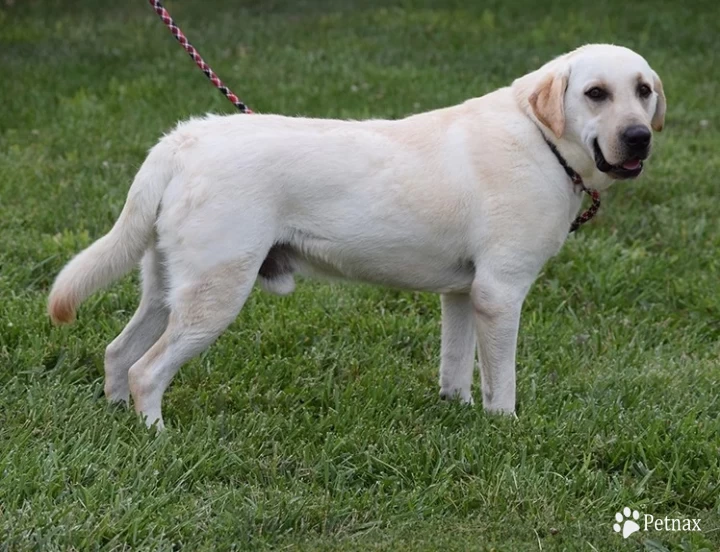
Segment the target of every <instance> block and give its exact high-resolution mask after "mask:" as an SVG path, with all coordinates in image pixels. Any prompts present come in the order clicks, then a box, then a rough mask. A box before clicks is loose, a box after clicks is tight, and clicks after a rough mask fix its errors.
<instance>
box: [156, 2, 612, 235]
mask: <svg viewBox="0 0 720 552" xmlns="http://www.w3.org/2000/svg"><path fill="white" fill-rule="evenodd" d="M148 2H150V5H151V6H152V7H153V9H154V10H155V12H156V13H157V14H158V15H159V16H160V19H162V21H163V23H165V26H166V27H167V28H168V29H169V30H170V32H171V33H172V35H173V36H174V37H175V38H176V39H177V41H178V42H179V43H180V45H181V46H182V47H183V48H184V49H185V51H186V52H187V53H188V55H189V56H190V57H191V58H192V59H193V61H194V62H195V65H197V66H198V67H199V68H200V69H201V70H202V72H203V73H205V76H206V77H207V78H209V79H210V82H212V83H213V85H215V88H217V89H218V90H220V92H222V93H223V94H224V95H225V97H226V98H227V99H228V100H230V101H231V102H232V103H233V105H234V106H235V107H237V108H238V110H239V111H240V113H252V112H253V111H252V109H250V108H249V107H248V106H247V105H245V104H244V103H243V102H242V101H241V100H240V98H238V97H237V96H236V95H235V94H233V93H232V91H231V90H230V89H229V88H228V87H227V86H226V85H225V83H223V81H221V80H220V77H218V76H217V75H216V74H215V72H214V71H213V70H212V69H210V66H209V65H208V64H207V63H205V60H204V59H203V58H202V57H200V54H199V53H198V51H197V50H196V49H195V48H194V47H193V45H192V44H190V42H188V39H187V38H186V37H185V35H184V34H183V32H182V31H181V30H180V27H178V26H177V25H176V24H175V21H173V18H172V17H170V13H169V12H168V11H167V10H166V9H165V8H164V7H163V5H162V3H161V2H160V0H148ZM541 132H542V131H541ZM543 137H545V135H544V134H543ZM545 141H546V142H547V144H548V146H550V149H551V150H552V152H553V153H554V154H555V157H557V160H558V162H559V163H560V165H562V167H563V169H565V172H566V173H567V175H568V176H569V177H570V180H571V181H572V183H573V184H574V185H575V186H580V188H581V189H582V191H583V192H585V193H586V194H587V195H589V196H590V198H591V200H592V205H590V207H588V209H586V210H585V211H583V212H582V213H580V214H579V215H578V216H577V217H576V218H575V220H574V221H573V223H572V224H571V225H570V232H571V233H572V232H575V230H577V229H578V228H580V226H582V225H583V224H585V223H586V222H587V221H589V220H590V219H591V218H593V217H594V216H595V213H597V211H598V209H599V208H600V194H599V193H598V191H597V190H591V189H588V188H586V187H585V184H584V183H583V180H582V177H581V176H580V175H579V174H578V173H577V172H575V170H574V169H573V168H572V167H570V166H569V165H568V164H567V161H565V159H564V158H563V156H562V155H560V152H559V151H558V150H557V148H556V147H555V145H554V144H553V143H552V142H550V140H548V139H547V138H545Z"/></svg>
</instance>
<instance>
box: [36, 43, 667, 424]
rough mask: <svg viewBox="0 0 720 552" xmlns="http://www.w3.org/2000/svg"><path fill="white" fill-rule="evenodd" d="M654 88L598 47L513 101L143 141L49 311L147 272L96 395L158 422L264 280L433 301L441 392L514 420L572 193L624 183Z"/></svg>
mask: <svg viewBox="0 0 720 552" xmlns="http://www.w3.org/2000/svg"><path fill="white" fill-rule="evenodd" d="M665 110H666V100H665V95H664V93H663V87H662V82H661V80H660V78H659V77H658V75H657V73H655V72H654V71H653V70H652V69H651V68H650V66H649V65H648V63H647V61H645V59H644V58H642V57H641V56H640V55H638V54H637V53H635V52H633V51H632V50H629V49H627V48H624V47H620V46H613V45H604V44H593V45H587V46H583V47H581V48H578V49H577V50H574V51H572V52H570V53H568V54H565V55H562V56H560V57H558V58H555V59H553V60H551V61H550V62H548V63H547V64H545V65H543V66H542V67H541V68H540V69H538V70H536V71H534V72H532V73H529V74H527V75H525V76H523V77H520V78H518V79H517V80H515V81H514V82H513V83H512V85H511V86H508V87H505V88H501V89H499V90H496V91H494V92H491V93H489V94H487V95H485V96H482V97H479V98H475V99H470V100H468V101H466V102H464V103H462V104H460V105H456V106H453V107H448V108H443V109H437V110H434V111H430V112H426V113H421V114H417V115H412V116H409V117H407V118H404V119H400V120H394V121H388V120H367V121H341V120H324V119H309V118H293V117H283V116H278V115H241V114H237V115H229V116H213V115H210V116H206V117H205V118H199V119H191V120H189V121H186V122H182V123H180V124H178V126H177V127H176V128H175V129H174V130H173V131H172V132H171V133H169V134H167V135H165V136H164V137H163V138H162V139H161V140H160V141H159V143H158V144H157V145H156V146H154V147H153V148H152V149H151V150H150V153H149V154H148V156H147V159H146V160H145V162H144V163H143V165H142V166H141V168H140V169H139V171H138V173H137V175H136V177H135V180H134V182H133V184H132V186H131V187H130V190H129V193H128V197H127V201H126V203H125V206H124V208H123V210H122V212H121V213H120V216H119V218H118V220H117V222H116V223H115V225H114V226H113V228H112V229H111V230H110V232H109V233H108V234H106V235H105V236H103V237H102V238H100V239H99V240H97V241H96V242H95V243H93V244H92V245H91V246H90V247H88V248H87V249H86V250H84V251H83V252H81V253H80V254H79V255H77V256H76V257H75V258H74V259H72V260H71V261H70V262H69V263H68V264H67V266H66V267H65V268H64V269H63V270H62V271H61V272H60V274H59V275H58V277H57V279H56V281H55V283H54V285H53V288H52V291H51V293H50V297H49V302H48V303H49V304H48V310H49V315H50V317H51V319H52V320H53V321H54V322H55V323H67V322H71V321H72V320H73V319H74V317H75V312H76V309H77V308H78V306H79V304H80V303H81V302H82V301H83V300H84V299H85V298H87V297H88V296H89V295H90V294H91V293H93V292H95V291H96V290H98V289H100V288H102V287H104V286H107V285H109V284H110V283H112V282H113V281H115V280H117V279H118V278H120V277H122V276H123V275H125V274H126V273H127V272H128V271H130V270H131V269H132V268H133V267H134V266H136V264H137V263H138V262H139V261H141V260H142V262H141V266H142V281H143V283H142V299H141V302H140V305H139V307H138V309H137V311H136V312H135V314H134V316H133V317H132V319H131V320H130V322H129V323H128V325H127V326H126V327H125V329H124V330H123V331H122V333H121V334H120V335H119V336H118V337H117V338H116V339H115V340H114V341H113V342H112V343H111V344H110V345H109V346H108V347H107V349H106V353H105V394H106V396H107V398H108V399H109V400H110V401H124V402H128V401H129V396H130V395H132V398H133V403H134V406H135V409H136V411H137V412H138V413H139V414H140V415H142V416H143V417H144V419H145V421H146V423H147V424H148V425H149V426H150V425H153V424H156V425H157V426H158V427H159V428H162V427H163V419H162V413H161V399H162V396H163V393H164V392H165V389H166V388H167V386H168V385H169V384H170V381H171V380H172V378H173V376H174V375H175V373H176V372H177V371H178V369H179V368H180V366H181V365H182V364H183V363H185V362H186V361H187V360H189V359H190V358H192V357H194V356H195V355H197V354H199V353H200V352H201V351H203V350H204V349H206V348H207V347H208V346H209V345H210V344H211V343H212V342H213V341H214V340H215V339H216V338H217V337H218V336H219V335H220V334H221V333H222V332H223V331H224V330H225V328H226V327H227V326H228V325H229V324H230V323H231V322H232V321H233V320H234V319H235V318H236V316H237V315H238V313H239V312H240V309H241V308H242V306H243V304H244V302H245V300H246V299H247V297H248V295H249V294H250V292H251V290H252V288H253V285H254V283H255V282H256V281H257V282H258V283H259V284H260V285H261V287H262V288H264V289H265V290H267V291H269V292H273V293H276V294H281V295H282V294H288V293H290V292H292V291H293V289H294V286H295V280H294V274H295V273H299V274H304V275H310V276H322V277H330V278H345V279H351V280H356V281H362V282H368V283H373V284H383V285H387V286H392V287H396V288H402V289H411V290H421V291H431V292H436V293H439V294H441V310H442V329H441V359H440V395H441V397H443V398H457V399H459V400H460V401H463V402H465V403H472V402H473V399H472V395H471V383H472V379H473V366H474V363H475V349H476V346H477V351H478V360H479V367H480V375H481V389H482V398H483V405H484V408H485V409H486V410H487V411H488V412H491V413H504V414H511V415H514V412H515V349H516V342H517V334H518V326H519V322H520V311H521V307H522V304H523V301H524V299H525V296H526V294H527V293H528V290H529V289H530V286H531V285H532V283H533V281H534V280H535V278H536V277H537V275H538V273H539V271H540V269H541V268H542V266H543V264H544V263H545V262H546V261H547V260H548V259H549V258H550V257H552V256H553V255H555V254H556V253H557V252H558V251H559V250H560V248H561V246H562V245H563V242H564V241H565V239H566V237H567V235H568V229H569V227H570V224H571V222H572V221H573V219H574V218H575V216H576V214H577V213H578V211H579V208H580V205H581V199H582V191H581V189H579V188H578V186H577V185H576V184H574V183H573V182H572V181H571V179H570V178H569V176H568V175H569V174H571V173H570V172H567V170H566V168H565V167H564V166H563V164H564V165H566V166H567V168H568V169H569V170H571V171H574V172H575V173H576V174H578V175H579V176H580V178H581V179H582V182H584V185H585V186H587V187H588V188H591V189H594V190H598V191H602V190H605V189H607V188H608V187H609V186H610V185H611V184H612V183H613V182H614V181H615V180H622V179H631V178H635V177H637V176H638V175H640V173H641V172H642V170H643V163H644V161H645V160H646V159H647V158H648V156H649V155H650V152H651V147H652V130H655V131H660V130H661V129H662V127H663V124H664V119H665Z"/></svg>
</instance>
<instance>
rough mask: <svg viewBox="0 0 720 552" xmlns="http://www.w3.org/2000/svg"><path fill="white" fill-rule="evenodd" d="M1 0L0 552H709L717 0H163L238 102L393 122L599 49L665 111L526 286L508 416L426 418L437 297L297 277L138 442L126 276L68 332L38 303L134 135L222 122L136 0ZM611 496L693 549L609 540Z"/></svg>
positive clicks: (126, 177)
mask: <svg viewBox="0 0 720 552" xmlns="http://www.w3.org/2000/svg"><path fill="white" fill-rule="evenodd" d="M9 4H10V3H8V2H5V3H2V4H1V6H2V7H0V63H1V66H2V69H3V72H2V78H0V98H2V108H0V550H3V551H6V550H7V551H16V550H43V551H46V550H93V549H101V550H130V549H132V550H179V549H182V550H193V551H194V550H229V549H237V550H262V549H269V548H273V549H279V550H283V549H301V550H322V551H330V550H357V551H361V550H362V551H365V550H387V551H415V550H424V551H436V550H457V551H466V550H483V551H489V550H496V551H529V550H543V551H546V550H570V551H572V550H587V551H622V550H648V551H684V552H688V551H699V550H708V551H714V550H718V549H719V548H720V531H719V529H720V498H719V497H720V421H719V414H720V402H718V391H719V390H720V362H719V360H718V359H720V322H719V320H720V293H718V279H719V277H720V254H719V253H718V252H719V251H720V249H719V248H720V232H718V215H717V194H718V174H719V173H720V154H718V149H719V148H720V101H719V98H720V84H719V83H720V65H718V63H717V51H718V48H719V46H720V44H719V42H718V41H719V39H718V37H719V36H720V27H719V26H718V20H719V18H720V8H719V7H718V4H717V2H710V1H705V2H702V1H700V2H695V3H687V2H686V3H680V2H674V1H673V2H659V1H650V0H638V1H636V2H632V3H627V2H625V1H621V0H611V1H608V2H595V1H591V0H562V1H557V2H552V6H549V5H546V4H549V3H543V2H532V3H531V2H517V3H511V2H506V1H501V0H491V1H488V2H483V3H479V2H478V3H474V2H466V1H460V0H457V1H452V2H441V1H439V0H438V1H437V2H430V1H421V0H417V1H410V0H407V1H398V2H380V1H374V2H370V1H368V2H360V1H359V0H358V1H356V2H350V1H335V2H331V1H329V0H328V1H322V2H321V1H316V2H310V1H309V0H306V1H304V2H299V3H298V2H290V0H282V1H281V0H273V1H266V2H260V1H259V0H258V1H256V2H247V1H246V2H220V1H206V2H199V1H196V2H189V1H182V2H181V1H177V2H172V3H169V6H168V7H169V8H171V9H172V13H173V15H174V16H175V17H176V18H177V20H178V21H179V22H180V23H181V25H182V26H183V27H184V29H185V31H186V32H187V34H188V35H189V37H190V39H191V41H193V42H194V43H195V44H196V45H197V46H198V47H199V49H200V51H201V52H202V53H203V55H205V56H206V58H207V59H208V61H209V62H210V63H211V65H213V67H214V68H215V69H216V70H217V72H218V73H219V74H220V76H221V77H222V78H223V79H225V80H226V81H227V82H228V84H230V85H231V87H232V88H234V89H235V90H236V92H238V93H239V94H240V96H241V97H242V98H243V99H244V100H246V101H247V102H248V103H249V105H251V106H252V107H253V108H254V109H256V110H258V111H261V112H277V113H285V114H304V115H311V116H320V117H354V118H362V117H369V116H372V117H400V116H402V115H404V114H408V113H411V112H415V111H420V110H427V109H431V108H434V107H439V106H444V105H449V104H452V103H456V102H460V101H462V100H463V99H465V98H468V97H472V96H478V95H482V94H483V93H485V92H488V91H490V90H492V89H494V88H496V87H498V86H501V85H504V84H506V83H508V82H510V81H511V80H512V79H513V78H514V77H515V76H519V75H521V74H523V73H525V72H527V71H529V70H531V69H534V68H535V67H537V66H538V65H539V64H541V63H542V62H543V61H544V60H546V59H548V58H550V57H551V56H554V55H556V54H559V53H562V52H563V51H566V50H569V49H571V48H574V47H576V46H578V45H580V44H582V43H585V42H598V41H605V42H615V43H620V44H625V45H627V46H630V47H632V48H635V49H637V50H638V51H639V52H640V53H642V54H643V55H645V56H646V57H647V58H648V60H649V61H650V63H651V64H652V65H653V66H654V68H655V69H656V70H657V71H658V72H659V73H660V74H661V76H662V77H663V79H664V82H665V89H666V91H667V95H668V102H669V112H668V119H667V130H666V132H664V133H663V134H662V135H661V136H659V137H658V138H659V139H658V144H657V148H656V154H655V157H654V159H653V160H652V161H651V163H650V164H649V170H648V173H647V174H646V175H645V176H644V177H643V178H642V179H640V180H639V181H636V182H628V183H620V184H618V185H616V187H615V188H614V189H613V190H612V191H611V192H610V193H608V194H606V196H605V198H604V199H605V201H604V206H603V209H602V210H601V214H600V216H599V217H598V219H596V220H594V221H593V222H592V223H591V224H589V225H588V226H586V227H584V228H583V229H582V231H580V233H579V234H578V235H577V236H575V237H572V238H570V239H569V240H568V242H567V244H566V245H565V247H564V249H563V251H562V252H561V254H560V255H558V256H557V257H556V258H555V259H553V260H552V261H551V262H550V263H549V264H548V265H547V266H546V268H545V270H544V272H543V274H542V275H541V277H540V278H539V280H538V281H537V283H536V284H535V286H534V287H533V290H532V292H531V294H530V296H529V298H528V301H527V303H526V306H525V310H524V317H523V321H522V328H521V333H520V343H519V350H518V359H517V360H518V403H519V407H518V410H519V419H518V420H514V421H513V420H508V419H502V418H494V417H488V416H487V415H485V414H484V413H483V411H482V408H481V407H480V406H479V404H478V405H477V406H475V407H473V408H467V407H462V406H460V405H458V404H448V403H444V402H441V401H440V400H438V396H437V394H438V388H437V382H436V379H437V367H438V354H439V329H440V328H439V303H438V300H437V298H436V297H435V296H432V295H426V294H414V293H403V292H397V291H389V290H385V289H379V288H370V287H364V286H353V285H335V284H326V283H312V282H303V283H301V284H300V286H299V289H298V291H297V292H296V293H295V294H294V295H292V296H290V297H288V298H284V299H279V298H275V297H272V296H268V295H264V294H260V293H259V292H255V293H253V295H252V297H251V299H250V300H249V303H248V305H247V306H246V307H245V309H244V310H243V312H242V314H241V315H240V317H239V318H238V320H237V322H236V323H234V324H233V325H232V326H231V328H230V329H229V330H228V331H227V332H226V333H225V334H224V335H223V336H222V337H221V339H220V340H219V341H218V342H217V343H216V344H215V345H214V346H213V347H212V348H210V349H209V350H208V351H207V352H206V353H204V354H203V355H202V356H201V357H200V358H198V359H195V360H194V361H192V362H191V363H189V364H188V365H187V366H185V367H184V369H183V370H182V371H181V372H180V374H179V375H178V377H177V378H176V379H175V382H174V383H173V385H172V387H171V388H170V390H169V392H168V393H167V394H166V400H165V412H164V413H165V420H166V422H167V423H168V425H169V429H168V431H167V432H166V433H164V434H162V435H160V436H155V435H154V434H152V433H150V432H148V431H147V430H146V429H145V428H144V426H143V425H142V424H141V423H140V422H139V421H138V420H137V419H136V417H135V415H134V414H133V413H131V412H127V411H125V410H122V409H116V408H111V407H109V406H107V405H106V404H105V402H104V400H103V398H102V360H103V351H104V347H105V345H106V344H107V343H108V342H109V341H110V340H111V339H112V338H113V337H114V336H115V335H116V334H117V333H118V332H119V331H120V330H121V329H122V327H123V325H124V324H125V323H126V322H127V321H128V319H129V317H130V315H131V313H132V311H133V310H134V308H135V306H136V305H137V301H138V291H137V287H136V284H137V278H136V277H132V278H127V279H125V280H123V281H122V282H121V283H119V284H118V285H115V286H114V287H112V288H111V289H109V290H107V291H106V292H103V293H99V294H97V295H95V296H94V297H93V298H92V299H91V300H89V301H88V302H87V303H86V304H85V305H84V306H83V308H82V309H81V311H80V317H79V320H78V322H77V323H76V324H75V325H74V326H72V327H70V328H53V327H51V326H50V324H49V322H48V320H47V319H46V316H45V311H44V308H45V307H44V303H45V299H46V295H47V292H48V288H49V285H50V284H51V282H52V280H53V278H54V276H55V275H56V273H57V272H58V270H59V269H60V268H61V267H62V266H63V264H64V263H65V262H66V261H67V260H68V259H69V258H70V257H71V256H72V255H73V254H74V253H76V252H77V251H79V250H80V249H81V248H83V247H84V246H86V245H88V244H89V243H90V242H91V241H92V240H94V239H96V238H97V237H99V236H100V235H102V234H103V233H104V232H106V231H107V230H108V229H109V228H110V226H111V224H112V222H113V221H114V219H115V217H116V216H117V215H118V213H119V211H120V209H121V207H122V204H123V201H124V198H125V194H126V191H127V189H128V186H129V183H130V181H131V179H132V177H133V174H134V172H135V170H136V169H137V167H138V166H139V164H140V163H141V162H142V160H143V157H144V154H145V152H146V151H147V149H148V148H149V147H150V146H152V145H153V143H154V142H155V141H156V140H157V138H158V137H159V136H160V135H161V134H162V133H163V132H164V131H166V130H167V129H168V128H170V127H171V126H172V125H173V123H174V122H175V121H176V120H178V119H181V118H184V117H187V116H189V115H191V114H200V113H203V112H206V111H215V112H228V113H229V112H232V107H231V106H230V104H229V103H227V102H226V100H225V99H224V98H222V97H221V96H220V95H219V94H218V93H217V92H216V91H214V90H213V89H212V88H211V87H210V85H209V84H208V83H207V82H205V78H204V77H203V76H202V74H201V73H200V72H199V71H197V70H196V69H195V68H194V67H193V65H192V63H191V62H190V60H188V59H187V57H186V55H185V54H184V53H183V52H182V51H181V50H180V48H179V47H178V46H177V44H175V42H174V40H173V39H172V38H171V37H170V35H169V34H168V32H167V31H166V30H165V29H164V28H163V27H162V25H161V23H160V21H159V20H158V19H157V18H156V16H155V15H154V14H153V13H152V11H151V10H150V8H149V7H148V6H147V5H146V3H145V2H144V1H141V0H136V1H133V2H122V3H121V2H115V3H99V2H90V1H89V0H87V1H83V2H80V1H76V2H72V1H69V0H65V1H63V2H60V1H59V0H56V1H52V2H51V1H47V2H38V1H35V2H32V1H23V2H16V3H15V4H14V5H12V6H11V5H9ZM105 4H108V5H110V6H111V7H108V8H99V7H98V6H101V5H105ZM523 4H526V5H523ZM476 398H477V399H479V393H477V392H476ZM478 402H479V401H478ZM625 505H629V506H632V507H635V508H638V509H639V510H641V511H642V512H645V513H651V514H653V515H655V516H658V517H663V516H671V517H692V518H698V517H699V518H701V519H702V522H701V527H702V529H703V532H702V533H663V532H647V533H646V532H640V533H637V534H635V535H633V536H632V537H631V538H629V539H628V540H627V541H623V540H622V539H621V538H620V537H619V536H618V535H616V534H615V533H614V532H613V530H612V523H613V516H614V514H615V512H616V511H618V509H620V508H621V507H623V506H625Z"/></svg>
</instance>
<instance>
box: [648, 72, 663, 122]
mask: <svg viewBox="0 0 720 552" xmlns="http://www.w3.org/2000/svg"><path fill="white" fill-rule="evenodd" d="M653 79H654V81H655V82H654V83H653V88H655V93H656V94H657V103H656V104H655V113H654V114H653V116H652V121H650V125H651V126H652V127H653V130H657V131H658V132H660V131H661V130H662V129H663V127H664V126H665V110H666V109H667V103H666V101H665V91H664V90H663V84H662V81H661V80H660V77H658V74H657V73H656V72H655V71H653Z"/></svg>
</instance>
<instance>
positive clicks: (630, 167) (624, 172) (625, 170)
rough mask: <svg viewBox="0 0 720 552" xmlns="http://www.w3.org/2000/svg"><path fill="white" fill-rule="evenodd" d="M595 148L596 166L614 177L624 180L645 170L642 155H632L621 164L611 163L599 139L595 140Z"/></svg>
mask: <svg viewBox="0 0 720 552" xmlns="http://www.w3.org/2000/svg"><path fill="white" fill-rule="evenodd" d="M593 148H594V150H595V166H596V167H597V169H598V170H599V171H600V172H604V173H607V174H608V175H609V176H611V177H612V178H616V179H618V180H624V179H626V178H635V177H636V176H638V175H639V174H640V173H641V172H642V170H643V160H644V159H641V158H640V157H631V158H630V159H628V160H627V161H625V162H624V163H622V164H620V165H611V164H610V163H608V162H607V160H606V159H605V156H604V155H603V152H602V150H601V149H600V145H599V144H598V141H597V139H596V140H595V141H594V142H593Z"/></svg>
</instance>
